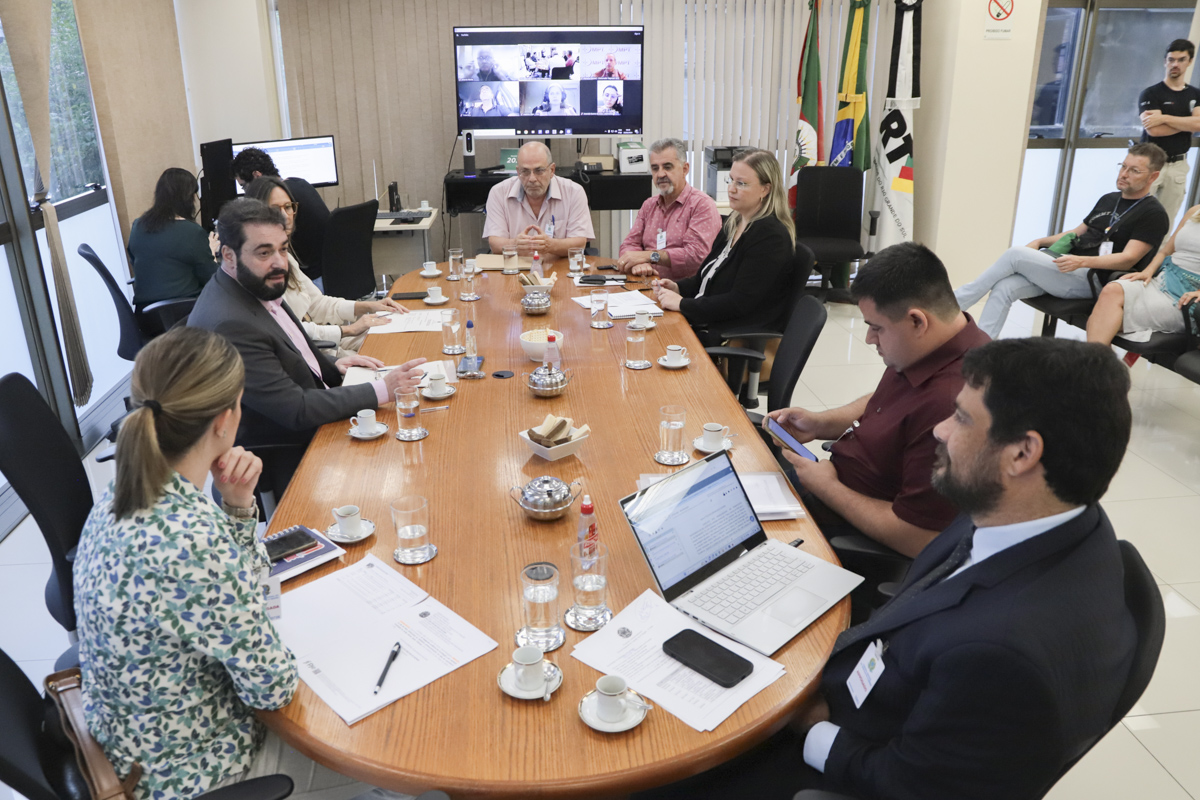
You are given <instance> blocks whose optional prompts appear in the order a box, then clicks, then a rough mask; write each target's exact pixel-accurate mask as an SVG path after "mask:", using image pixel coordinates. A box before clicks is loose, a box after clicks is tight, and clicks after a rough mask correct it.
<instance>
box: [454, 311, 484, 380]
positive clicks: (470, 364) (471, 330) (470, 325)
mask: <svg viewBox="0 0 1200 800" xmlns="http://www.w3.org/2000/svg"><path fill="white" fill-rule="evenodd" d="M463 346H464V348H465V349H466V352H465V353H464V354H463V358H462V361H460V362H459V368H458V377H460V378H482V377H483V372H481V371H480V369H479V348H478V345H477V344H476V339H475V320H473V319H469V320H467V334H466V338H465V340H464V342H463Z"/></svg>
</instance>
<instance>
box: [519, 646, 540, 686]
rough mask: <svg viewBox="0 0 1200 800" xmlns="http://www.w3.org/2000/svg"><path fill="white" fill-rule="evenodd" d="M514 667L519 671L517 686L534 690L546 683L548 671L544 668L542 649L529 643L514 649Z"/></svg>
mask: <svg viewBox="0 0 1200 800" xmlns="http://www.w3.org/2000/svg"><path fill="white" fill-rule="evenodd" d="M512 660H513V669H514V671H515V672H516V673H517V688H518V689H520V690H521V691H523V692H532V691H535V690H537V689H541V688H542V687H544V686H545V685H546V673H545V672H544V671H543V670H542V651H541V650H540V649H539V648H537V647H533V646H532V645H527V646H525V647H518V648H517V649H516V650H513V655H512Z"/></svg>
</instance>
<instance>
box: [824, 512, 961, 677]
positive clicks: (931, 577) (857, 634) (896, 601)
mask: <svg viewBox="0 0 1200 800" xmlns="http://www.w3.org/2000/svg"><path fill="white" fill-rule="evenodd" d="M974 539H975V526H974V525H972V526H971V530H969V531H967V534H966V535H965V536H963V538H962V539H961V540H959V542H958V546H957V547H955V548H954V550H952V551H951V553H950V555H949V556H947V558H946V560H945V561H943V562H942V563H941V564H938V565H937V566H936V567H934V568H933V569H931V570H930V571H929V572H928V573H926V574H925V575H924V576H922V578H921V579H920V580H919V581H917V582H916V583H914V584H913V585H911V586H909V587H908V588H907V589H905V590H904V591H903V592H901V593H900V594H898V595H896V597H895V598H893V599H892V602H890V603H888V604H887V605H885V606H884V607H883V608H881V609H879V611H878V612H876V613H875V615H874V616H873V617H871V618H870V619H869V620H867V621H866V622H863V623H860V624H858V625H855V626H854V627H853V628H847V629H846V630H844V631H842V632H841V634H840V635H839V636H838V638H837V641H836V642H834V643H833V652H832V653H830V657H831V658H832V657H833V656H834V655H836V654H837V653H840V652H841V651H842V650H844V649H845V648H846V647H847V646H848V645H850V644H851V643H853V642H856V641H860V640H862V639H866V638H869V637H871V636H874V635H875V633H876V632H877V631H882V630H885V629H886V628H887V622H888V620H890V619H891V618H892V616H893V615H894V614H895V613H896V610H897V609H899V608H904V606H905V605H907V604H908V603H909V602H911V601H912V599H913V598H914V597H916V596H917V595H919V594H920V593H921V592H923V591H925V590H926V589H928V588H929V587H930V586H933V585H934V584H935V583H937V582H938V581H940V580H942V579H943V578H945V577H946V576H948V575H950V574H952V573H953V572H954V570H956V569H958V568H959V567H961V566H962V565H963V562H964V561H966V560H967V556H969V555H970V554H971V544H972V542H973V541H974Z"/></svg>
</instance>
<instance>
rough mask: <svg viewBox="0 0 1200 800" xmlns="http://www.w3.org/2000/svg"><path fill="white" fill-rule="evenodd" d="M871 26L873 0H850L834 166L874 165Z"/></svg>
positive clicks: (832, 152)
mask: <svg viewBox="0 0 1200 800" xmlns="http://www.w3.org/2000/svg"><path fill="white" fill-rule="evenodd" d="M870 27H871V0H851V2H850V24H849V25H847V26H846V47H845V49H844V50H843V51H842V79H841V82H840V84H839V85H838V107H837V120H836V121H835V122H834V126H833V146H832V148H831V149H830V152H829V163H830V165H831V166H834V167H858V168H859V169H861V170H863V171H864V172H865V171H866V170H867V169H869V168H870V166H871V134H870V121H869V120H868V119H867V37H868V33H869V30H870Z"/></svg>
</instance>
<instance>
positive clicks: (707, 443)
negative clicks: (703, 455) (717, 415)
mask: <svg viewBox="0 0 1200 800" xmlns="http://www.w3.org/2000/svg"><path fill="white" fill-rule="evenodd" d="M728 435H729V426H728V425H719V424H717V423H716V422H706V423H704V439H703V444H704V449H705V450H718V449H720V447H721V445H722V444H723V443H724V442H725V437H726V436H728Z"/></svg>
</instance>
